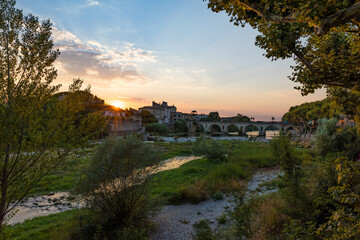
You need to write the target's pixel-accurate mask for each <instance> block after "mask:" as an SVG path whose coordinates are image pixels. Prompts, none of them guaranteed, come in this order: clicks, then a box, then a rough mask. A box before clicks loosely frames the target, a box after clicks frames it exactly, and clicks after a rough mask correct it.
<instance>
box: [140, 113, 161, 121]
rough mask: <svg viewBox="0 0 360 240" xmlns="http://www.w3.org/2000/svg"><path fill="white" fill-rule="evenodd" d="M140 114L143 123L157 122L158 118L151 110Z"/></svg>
mask: <svg viewBox="0 0 360 240" xmlns="http://www.w3.org/2000/svg"><path fill="white" fill-rule="evenodd" d="M140 115H141V118H142V123H144V124H147V123H157V120H156V118H155V117H154V115H153V114H152V113H151V112H149V111H148V110H143V111H141V113H140Z"/></svg>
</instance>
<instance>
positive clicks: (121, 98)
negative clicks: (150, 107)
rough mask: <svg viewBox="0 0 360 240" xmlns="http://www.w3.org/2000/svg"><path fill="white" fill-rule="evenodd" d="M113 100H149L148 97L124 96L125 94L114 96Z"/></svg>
mask: <svg viewBox="0 0 360 240" xmlns="http://www.w3.org/2000/svg"><path fill="white" fill-rule="evenodd" d="M111 100H124V101H127V102H145V101H147V100H146V99H144V98H140V97H124V96H116V97H112V98H111Z"/></svg>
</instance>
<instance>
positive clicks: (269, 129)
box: [265, 125, 280, 132]
mask: <svg viewBox="0 0 360 240" xmlns="http://www.w3.org/2000/svg"><path fill="white" fill-rule="evenodd" d="M279 130H280V129H279V128H278V127H276V126H274V125H269V126H267V127H266V128H265V132H266V131H279Z"/></svg>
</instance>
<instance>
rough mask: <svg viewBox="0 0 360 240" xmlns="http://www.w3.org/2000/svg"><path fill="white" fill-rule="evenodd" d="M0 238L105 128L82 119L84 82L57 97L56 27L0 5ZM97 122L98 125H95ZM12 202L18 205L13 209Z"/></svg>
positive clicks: (6, 1) (7, 2)
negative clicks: (41, 184)
mask: <svg viewBox="0 0 360 240" xmlns="http://www.w3.org/2000/svg"><path fill="white" fill-rule="evenodd" d="M0 16H1V17H0V63H1V64H0V129H1V130H0V191H1V196H0V234H1V232H2V228H3V226H4V224H5V222H6V221H5V217H6V215H7V214H10V212H11V211H12V210H13V209H14V207H16V206H17V204H18V203H19V202H20V201H21V200H22V199H23V198H24V197H25V196H26V195H27V194H28V192H29V191H30V189H31V188H32V187H33V186H34V185H35V184H36V183H37V182H38V181H39V179H41V178H42V177H43V176H44V175H46V174H47V173H49V172H50V171H51V170H53V169H54V168H55V167H56V166H58V165H59V164H60V163H61V162H62V161H63V160H64V159H65V157H66V156H67V155H68V153H69V152H70V150H71V149H72V148H74V147H76V146H79V145H80V144H82V143H85V142H86V141H87V136H88V134H89V133H91V134H96V131H94V129H98V128H99V127H101V124H100V123H101V116H99V115H97V114H89V115H87V116H83V117H81V118H80V119H79V116H78V115H77V113H78V112H79V111H81V110H82V109H83V108H84V106H83V104H82V103H83V102H84V98H83V97H84V94H83V93H84V92H89V90H90V88H89V87H88V88H87V89H85V91H80V88H81V86H82V83H83V81H82V80H80V79H75V80H74V83H73V84H72V85H71V86H70V87H69V93H68V94H67V96H64V97H62V98H60V97H56V96H54V94H55V93H56V92H57V91H58V90H59V87H60V85H55V86H54V85H52V82H53V80H54V79H55V78H56V76H57V73H56V70H55V68H54V66H53V63H54V61H55V60H56V58H57V57H58V55H59V51H58V50H53V42H52V40H51V39H50V36H51V23H50V21H49V20H44V21H42V22H39V20H38V18H37V17H35V16H33V15H31V14H29V15H28V16H24V15H23V14H22V11H21V10H19V9H16V8H15V1H14V0H2V1H0ZM94 118H95V120H97V121H98V122H96V121H94ZM11 202H13V203H14V204H13V205H10V203H11Z"/></svg>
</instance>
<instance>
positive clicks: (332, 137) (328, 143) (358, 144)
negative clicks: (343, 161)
mask: <svg viewBox="0 0 360 240" xmlns="http://www.w3.org/2000/svg"><path fill="white" fill-rule="evenodd" d="M337 122H338V120H337V119H335V118H333V119H320V120H319V121H318V124H319V126H318V128H317V130H316V134H315V139H314V144H315V149H316V150H317V151H318V152H319V153H320V154H321V155H323V156H326V155H327V154H329V153H342V154H345V155H346V156H348V157H349V158H350V159H355V158H356V157H357V154H358V151H359V149H360V137H359V136H358V134H357V129H356V128H353V127H343V128H339V127H338V126H337Z"/></svg>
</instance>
